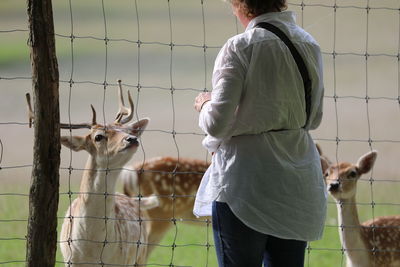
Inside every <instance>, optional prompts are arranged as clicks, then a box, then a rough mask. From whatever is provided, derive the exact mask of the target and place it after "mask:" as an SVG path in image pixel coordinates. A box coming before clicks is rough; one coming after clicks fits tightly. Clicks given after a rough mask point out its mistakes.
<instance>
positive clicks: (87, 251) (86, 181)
mask: <svg viewBox="0 0 400 267" xmlns="http://www.w3.org/2000/svg"><path fill="white" fill-rule="evenodd" d="M105 169H106V168H104V166H102V167H100V166H96V163H95V160H94V159H93V157H91V156H89V159H88V161H87V164H86V167H85V171H84V174H83V177H82V182H81V188H80V192H81V194H80V195H79V196H78V198H76V199H75V200H74V201H73V202H72V204H71V206H70V207H69V209H68V211H67V212H66V215H65V217H66V218H65V219H64V223H63V225H62V230H61V235H60V240H61V241H62V243H61V244H60V246H61V252H62V254H63V256H64V261H65V262H72V263H74V264H72V265H73V266H75V265H79V263H92V265H94V264H95V263H100V262H103V263H105V264H122V265H127V264H134V263H135V262H136V263H138V264H143V263H145V261H146V255H147V236H148V232H149V225H147V223H146V222H139V219H141V220H143V219H145V218H147V213H146V210H145V209H147V208H151V207H153V206H154V205H155V203H156V201H152V199H142V200H141V203H139V201H138V200H137V199H132V198H129V197H127V196H125V195H122V194H115V184H116V181H117V179H118V177H119V175H120V172H121V171H120V170H113V171H110V172H108V173H107V174H106V172H105V171H104V170H105ZM106 179H107V182H106ZM88 192H89V193H88ZM105 192H107V193H108V194H109V195H108V196H107V198H105V195H104V193H105ZM139 205H140V206H139ZM70 216H72V218H73V219H72V220H70V218H69V217H70ZM104 218H109V220H107V221H105V219H104ZM68 240H72V242H69V243H68V242H65V241H68ZM105 241H106V242H107V244H106V245H105V246H104V242H105ZM138 244H139V245H138ZM103 246H104V248H103ZM82 266H84V265H82Z"/></svg>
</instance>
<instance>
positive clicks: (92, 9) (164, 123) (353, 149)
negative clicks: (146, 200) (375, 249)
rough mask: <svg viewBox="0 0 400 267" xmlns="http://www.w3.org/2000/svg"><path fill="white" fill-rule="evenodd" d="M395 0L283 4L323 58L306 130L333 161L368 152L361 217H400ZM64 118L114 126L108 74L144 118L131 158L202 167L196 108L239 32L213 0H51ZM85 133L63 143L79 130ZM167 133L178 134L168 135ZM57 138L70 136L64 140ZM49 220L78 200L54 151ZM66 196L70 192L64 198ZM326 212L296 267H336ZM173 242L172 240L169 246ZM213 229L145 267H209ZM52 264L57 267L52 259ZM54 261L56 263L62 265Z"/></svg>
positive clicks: (11, 112) (10, 77)
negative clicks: (53, 204)
mask: <svg viewBox="0 0 400 267" xmlns="http://www.w3.org/2000/svg"><path fill="white" fill-rule="evenodd" d="M399 7H400V4H399V1H398V0H369V1H366V0H362V1H361V0H359V1H355V0H337V1H333V0H304V1H299V0H291V1H289V10H293V11H295V12H296V14H297V22H298V24H299V25H300V26H302V27H303V28H305V30H307V31H308V32H310V33H311V34H312V35H313V36H314V37H315V39H316V40H317V41H318V42H319V43H320V45H321V49H322V52H323V59H324V82H325V99H324V118H323V121H322V124H321V126H320V128H319V129H318V130H316V131H313V132H312V135H313V137H314V139H315V140H316V142H318V143H319V144H320V145H321V147H322V149H323V151H324V154H325V155H327V156H328V157H329V158H330V159H331V160H332V161H333V162H336V161H349V162H353V163H355V162H356V161H357V159H358V158H359V157H360V156H361V155H363V154H365V153H366V152H368V151H370V150H371V149H376V150H377V151H378V159H377V162H376V164H375V168H374V169H373V172H372V174H371V173H370V174H367V175H365V176H364V177H363V179H362V180H360V181H359V184H358V194H357V201H358V202H359V205H358V209H359V213H360V219H361V221H364V220H367V219H370V218H373V217H376V216H381V215H391V214H400V194H399V191H400V184H399V181H400V180H399V177H400V164H399V159H400V75H399V70H400V67H399V56H398V55H399V47H400V28H399V25H400V14H399ZM53 9H54V20H55V21H54V23H55V32H56V44H57V48H56V49H57V56H58V65H59V72H60V114H61V121H63V122H67V121H68V120H69V119H70V120H71V121H72V122H73V123H78V122H86V121H89V120H90V119H91V111H90V104H93V105H94V107H95V108H96V110H97V112H98V121H99V122H111V121H112V120H113V118H114V116H115V114H116V112H117V108H118V104H117V82H116V81H117V79H121V80H122V82H123V84H124V90H125V93H126V90H127V89H129V90H130V92H131V93H132V96H133V98H134V102H135V110H136V117H137V118H142V117H149V118H150V119H151V122H150V124H149V127H148V131H146V133H145V134H144V135H143V137H142V149H140V151H139V152H138V153H137V154H136V155H135V157H134V159H133V161H139V162H140V161H143V160H146V159H149V158H152V157H156V156H175V157H177V156H179V157H190V158H198V159H204V160H209V156H208V155H207V152H206V151H205V150H204V149H203V148H202V146H201V140H202V138H203V137H204V135H203V133H202V132H201V131H200V129H199V128H198V126H197V117H198V114H197V112H196V111H195V110H194V109H193V101H194V98H195V96H196V95H197V94H198V93H199V92H202V91H205V90H209V91H210V90H212V88H211V81H210V79H211V73H212V67H213V62H214V59H215V57H216V55H217V53H218V51H219V48H220V47H221V46H222V45H223V44H224V42H225V41H226V40H227V39H228V38H229V37H231V36H233V35H235V34H237V33H240V32H242V31H243V30H244V29H243V28H242V27H241V25H239V24H238V23H237V21H236V20H235V18H234V17H233V15H232V12H231V8H230V6H229V5H228V4H227V3H225V2H223V1H220V0H208V1H207V0H169V1H167V0H135V1H134V0H117V1H110V0H103V1H100V0H85V1H76V0H54V1H53ZM27 25H28V22H27V13H26V3H25V1H21V0H1V1H0V153H1V154H0V183H1V184H0V265H5V266H24V261H25V235H26V225H27V216H28V192H29V183H30V177H31V165H32V154H33V153H32V146H33V130H32V129H29V128H28V125H27V124H26V123H27V112H26V106H25V96H24V95H25V93H26V92H31V70H30V59H29V47H28V46H27V39H28V35H29V34H28V26H27ZM84 133H85V131H84V130H79V131H76V133H74V134H84ZM173 133H175V134H173ZM62 134H66V135H67V134H69V133H68V131H65V132H62ZM61 158H62V162H61V170H60V174H61V177H60V183H61V188H60V192H61V195H60V206H59V217H60V219H59V225H61V224H62V217H63V216H64V213H65V211H66V210H67V207H68V203H69V199H68V196H67V195H66V192H67V191H68V190H69V189H70V188H71V190H75V191H77V190H78V188H79V182H80V178H81V175H82V172H81V171H79V170H75V171H73V172H72V175H71V176H69V175H68V170H66V169H65V168H68V166H69V164H71V165H72V166H73V168H74V169H79V168H83V167H84V164H85V162H86V158H87V154H86V152H79V153H73V154H71V153H70V152H69V151H68V150H67V149H64V148H63V149H62V154H61ZM74 197H75V196H73V198H74ZM336 218H337V217H336V207H335V204H334V202H333V200H332V199H331V198H330V199H329V213H328V217H327V221H326V229H325V234H324V238H323V239H322V240H320V241H317V242H312V243H311V244H310V247H309V249H308V250H307V257H306V260H307V262H306V263H307V266H342V265H343V264H344V255H343V253H342V250H341V246H340V242H339V237H338V227H337V219H336ZM175 237H177V239H176V243H177V244H178V245H182V246H180V247H178V248H175V250H173V249H172V248H171V247H170V246H171V244H172V241H171V240H173V239H174V238H175ZM207 240H210V242H211V243H212V235H211V229H210V227H196V226H186V225H183V224H180V223H178V224H177V228H176V229H173V230H171V232H170V233H169V234H168V235H167V236H166V238H165V240H163V241H162V244H163V245H165V246H163V247H160V248H157V249H156V250H155V251H154V253H153V254H152V256H151V258H150V260H149V266H151V264H154V265H155V266H163V265H166V266H169V264H170V263H173V264H174V265H176V266H217V264H216V260H215V253H214V250H213V248H211V249H207V247H206V246H205V244H206V243H207ZM57 255H58V256H57V260H58V261H59V262H61V261H62V257H61V255H60V253H59V252H58V254H57ZM58 265H60V266H62V264H61V263H58Z"/></svg>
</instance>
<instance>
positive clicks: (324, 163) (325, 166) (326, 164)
mask: <svg viewBox="0 0 400 267" xmlns="http://www.w3.org/2000/svg"><path fill="white" fill-rule="evenodd" d="M320 160H321V168H322V174H325V172H326V170H327V169H328V168H329V165H330V164H329V162H328V161H327V160H326V159H325V157H323V156H320Z"/></svg>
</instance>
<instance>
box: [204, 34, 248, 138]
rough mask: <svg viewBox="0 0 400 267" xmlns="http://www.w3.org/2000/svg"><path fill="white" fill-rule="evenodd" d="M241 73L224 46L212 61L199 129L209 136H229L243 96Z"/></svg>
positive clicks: (235, 58)
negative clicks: (210, 78) (207, 94)
mask: <svg viewBox="0 0 400 267" xmlns="http://www.w3.org/2000/svg"><path fill="white" fill-rule="evenodd" d="M244 79H245V70H244V67H243V64H242V63H241V61H240V59H239V58H238V56H237V54H236V53H235V52H234V50H233V49H232V44H231V43H229V42H228V43H226V44H225V45H224V47H222V49H221V51H220V52H219V54H218V56H217V59H216V61H215V66H214V72H213V78H212V80H213V81H212V84H213V90H212V93H211V101H209V102H207V103H206V104H204V106H203V108H202V110H201V112H200V117H199V126H200V128H201V129H202V130H203V131H204V132H205V133H207V134H208V135H210V136H213V137H216V138H224V137H227V136H229V132H230V131H229V130H230V129H231V127H232V124H233V122H234V118H235V112H236V109H237V107H238V105H239V102H240V98H241V95H242V92H243V84H244Z"/></svg>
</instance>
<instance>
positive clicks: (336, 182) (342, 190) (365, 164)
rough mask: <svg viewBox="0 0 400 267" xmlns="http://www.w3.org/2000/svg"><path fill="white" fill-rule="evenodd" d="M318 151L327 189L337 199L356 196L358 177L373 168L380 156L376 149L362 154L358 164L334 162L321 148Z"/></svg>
mask: <svg viewBox="0 0 400 267" xmlns="http://www.w3.org/2000/svg"><path fill="white" fill-rule="evenodd" d="M318 151H319V152H320V156H321V166H322V171H323V173H324V176H325V182H326V186H327V190H328V192H329V193H330V194H331V196H332V197H333V198H335V199H336V200H345V199H350V198H352V197H354V196H355V194H356V191H357V181H358V179H359V178H360V177H361V176H362V175H363V174H366V173H368V172H369V171H370V170H371V169H372V167H373V166H374V163H375V160H376V157H377V156H378V153H377V152H376V151H371V152H368V153H366V154H365V155H363V156H361V157H360V158H359V159H358V161H357V163H356V164H352V163H349V162H339V163H338V164H332V163H331V162H330V161H329V160H328V159H327V158H326V157H325V156H324V155H322V152H321V149H320V148H318Z"/></svg>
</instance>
